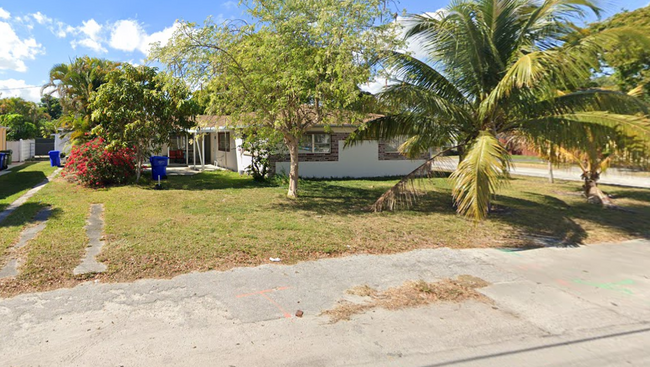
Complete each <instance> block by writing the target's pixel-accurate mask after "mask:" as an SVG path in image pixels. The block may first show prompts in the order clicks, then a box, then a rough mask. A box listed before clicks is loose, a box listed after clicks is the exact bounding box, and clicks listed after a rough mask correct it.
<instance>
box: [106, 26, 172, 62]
mask: <svg viewBox="0 0 650 367" xmlns="http://www.w3.org/2000/svg"><path fill="white" fill-rule="evenodd" d="M176 28H178V23H174V24H173V25H172V26H171V27H167V28H165V29H163V30H162V31H159V32H155V33H152V34H150V35H149V34H147V32H146V31H145V30H144V28H143V27H142V25H140V23H138V22H137V21H135V20H119V21H117V22H115V25H114V26H113V29H112V31H111V39H110V42H109V45H110V46H111V47H112V48H115V49H117V50H121V51H126V52H133V51H135V50H138V51H140V52H142V53H143V54H145V55H147V54H148V53H149V50H150V49H151V44H152V43H154V42H160V43H161V44H163V45H164V44H166V43H167V41H168V40H169V39H170V38H171V36H172V35H173V34H174V31H175V30H176Z"/></svg>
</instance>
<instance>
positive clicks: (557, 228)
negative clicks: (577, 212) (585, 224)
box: [488, 192, 587, 247]
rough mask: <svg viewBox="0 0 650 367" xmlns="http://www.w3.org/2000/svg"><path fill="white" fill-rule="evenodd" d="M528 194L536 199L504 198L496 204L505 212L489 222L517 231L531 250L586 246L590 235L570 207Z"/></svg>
mask: <svg viewBox="0 0 650 367" xmlns="http://www.w3.org/2000/svg"><path fill="white" fill-rule="evenodd" d="M527 194H528V195H530V196H532V197H534V198H535V199H534V200H526V199H522V198H516V197H512V196H502V195H500V196H499V197H498V200H497V201H496V203H497V205H499V206H503V207H504V208H505V209H504V210H503V212H497V213H493V214H491V215H490V217H489V219H488V220H496V221H499V222H502V223H507V224H508V225H510V226H512V227H514V228H516V229H517V230H518V231H519V232H520V233H519V234H520V235H521V236H522V237H523V239H524V241H525V243H526V245H529V246H531V247H543V246H560V247H576V246H578V245H581V244H582V243H583V241H584V240H585V239H586V238H587V232H586V231H585V229H584V228H582V226H581V225H580V224H578V223H576V221H575V218H574V216H573V215H572V210H571V206H570V205H569V204H567V203H566V202H564V201H563V200H560V199H558V198H556V197H553V196H549V195H542V194H538V193H530V192H529V193H527Z"/></svg>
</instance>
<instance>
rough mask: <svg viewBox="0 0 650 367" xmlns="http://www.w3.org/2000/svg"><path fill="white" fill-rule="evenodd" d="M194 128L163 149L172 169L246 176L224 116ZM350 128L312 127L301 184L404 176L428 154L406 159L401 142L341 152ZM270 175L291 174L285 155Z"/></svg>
mask: <svg viewBox="0 0 650 367" xmlns="http://www.w3.org/2000/svg"><path fill="white" fill-rule="evenodd" d="M196 121H197V127H196V128H195V129H192V130H189V131H188V134H187V135H179V136H177V137H173V138H172V139H171V142H170V145H169V147H167V152H168V156H169V157H170V163H171V164H174V163H177V164H185V165H206V164H213V165H215V166H218V167H221V168H226V169H229V170H232V171H235V172H245V171H246V169H247V168H248V167H249V166H250V164H251V156H250V154H249V153H248V152H246V151H244V150H243V149H242V142H243V141H242V139H241V138H240V137H238V136H237V134H236V131H235V130H234V129H233V128H231V125H232V124H231V123H230V121H229V119H228V118H227V117H224V116H208V115H204V116H197V118H196ZM357 127H358V126H356V125H351V124H340V125H330V126H328V127H327V128H326V127H325V126H313V127H311V128H310V129H309V130H308V131H307V132H306V133H305V135H304V136H303V137H302V139H301V142H300V146H299V155H298V157H299V162H300V168H299V174H300V177H303V178H330V177H332V178H344V177H384V176H403V175H406V174H408V173H409V172H411V171H413V170H414V169H415V168H417V167H418V166H420V165H422V164H423V163H424V162H425V160H426V159H428V158H429V156H430V155H429V154H426V155H424V156H422V157H420V159H413V160H412V159H408V158H406V157H404V156H403V155H401V154H400V153H399V152H398V151H397V148H398V147H399V145H400V143H401V142H399V141H381V140H379V141H378V140H365V141H363V142H361V143H359V144H356V145H353V146H348V147H345V146H344V144H345V139H346V138H347V137H348V136H349V135H350V134H351V133H352V132H354V131H355V130H356V129H357ZM271 162H272V163H271V167H269V168H270V170H271V171H272V172H275V173H283V174H288V173H289V167H290V159H289V154H281V155H277V156H274V157H272V158H271Z"/></svg>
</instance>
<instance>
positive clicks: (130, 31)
mask: <svg viewBox="0 0 650 367" xmlns="http://www.w3.org/2000/svg"><path fill="white" fill-rule="evenodd" d="M144 36H145V32H144V30H143V29H142V27H141V26H140V24H139V23H138V22H136V21H135V20H118V21H117V22H115V25H114V26H113V30H112V32H111V40H110V43H109V44H110V45H111V47H113V48H115V49H118V50H121V51H128V52H132V51H134V50H135V49H137V48H138V47H139V46H140V43H141V42H142V41H141V39H142V38H143V37H144Z"/></svg>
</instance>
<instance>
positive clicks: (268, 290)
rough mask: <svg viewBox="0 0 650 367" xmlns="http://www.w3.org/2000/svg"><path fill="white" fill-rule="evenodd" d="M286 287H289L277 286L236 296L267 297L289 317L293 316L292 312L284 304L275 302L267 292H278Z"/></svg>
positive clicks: (283, 314)
mask: <svg viewBox="0 0 650 367" xmlns="http://www.w3.org/2000/svg"><path fill="white" fill-rule="evenodd" d="M285 289H289V287H277V288H272V289H265V290H263V291H258V292H253V293H244V294H239V295H237V296H235V297H237V298H244V297H251V296H262V298H265V299H266V300H268V301H269V302H270V303H271V304H272V305H273V306H275V307H276V308H277V309H278V310H279V311H280V312H281V313H282V316H284V317H285V318H287V319H290V318H291V314H290V313H289V312H287V310H285V309H284V308H282V306H280V304H279V303H277V302H275V301H274V300H273V299H272V298H271V297H269V296H267V295H266V293H271V292H277V291H282V290H285Z"/></svg>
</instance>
